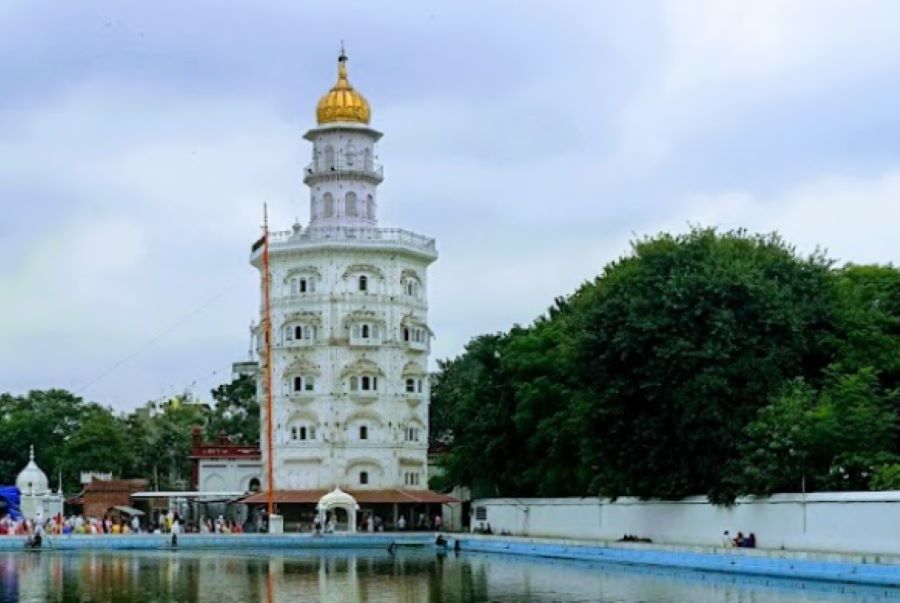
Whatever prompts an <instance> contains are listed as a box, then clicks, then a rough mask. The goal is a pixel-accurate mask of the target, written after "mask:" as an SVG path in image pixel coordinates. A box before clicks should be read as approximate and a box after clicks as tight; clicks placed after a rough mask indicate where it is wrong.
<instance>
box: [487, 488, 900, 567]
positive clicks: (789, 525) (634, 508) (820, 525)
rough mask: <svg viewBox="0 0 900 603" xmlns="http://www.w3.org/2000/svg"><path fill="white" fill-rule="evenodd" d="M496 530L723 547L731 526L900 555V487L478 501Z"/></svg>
mask: <svg viewBox="0 0 900 603" xmlns="http://www.w3.org/2000/svg"><path fill="white" fill-rule="evenodd" d="M478 507H484V509H485V510H486V512H487V516H486V519H485V520H484V522H486V523H490V525H491V529H492V530H493V532H494V534H499V533H500V532H501V531H506V532H509V533H511V534H514V535H520V536H532V537H541V538H577V539H595V540H617V539H619V538H621V537H622V536H623V535H624V534H633V535H636V536H640V537H644V538H650V539H652V540H653V542H655V543H666V544H693V545H706V546H721V544H722V533H723V532H724V531H725V530H729V531H730V532H731V534H732V535H734V534H736V533H737V532H738V531H741V532H743V533H744V535H747V534H748V533H750V532H753V533H754V534H756V537H757V542H758V546H759V547H760V548H770V549H779V548H784V549H788V550H815V551H831V552H845V553H892V554H900V491H892V492H838V493H829V492H825V493H815V494H807V495H802V494H776V495H773V496H771V497H769V498H742V499H738V501H737V503H736V504H735V505H734V506H731V507H717V506H714V505H712V504H710V503H709V502H707V500H706V498H705V497H700V496H697V497H690V498H685V499H683V500H679V501H654V500H651V501H641V500H638V499H634V498H620V499H618V500H616V501H615V502H610V501H609V500H607V499H601V498H490V499H481V500H475V501H473V502H472V512H473V516H472V518H471V524H472V526H473V527H477V526H478V525H479V523H482V521H481V520H479V519H478V518H477V515H476V512H477V509H478Z"/></svg>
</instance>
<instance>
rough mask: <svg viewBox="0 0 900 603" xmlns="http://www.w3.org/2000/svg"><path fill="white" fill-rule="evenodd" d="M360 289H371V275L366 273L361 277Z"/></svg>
mask: <svg viewBox="0 0 900 603" xmlns="http://www.w3.org/2000/svg"><path fill="white" fill-rule="evenodd" d="M359 290H360V291H368V290H369V277H367V276H366V275H365V274H363V275H362V276H360V277H359Z"/></svg>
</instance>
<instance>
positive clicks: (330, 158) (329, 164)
mask: <svg viewBox="0 0 900 603" xmlns="http://www.w3.org/2000/svg"><path fill="white" fill-rule="evenodd" d="M325 169H326V170H329V169H330V170H333V169H334V147H332V146H331V145H328V146H327V147H325Z"/></svg>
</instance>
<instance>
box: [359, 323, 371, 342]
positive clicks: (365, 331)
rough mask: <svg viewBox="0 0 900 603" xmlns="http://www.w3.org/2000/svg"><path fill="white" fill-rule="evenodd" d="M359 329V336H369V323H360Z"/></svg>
mask: <svg viewBox="0 0 900 603" xmlns="http://www.w3.org/2000/svg"><path fill="white" fill-rule="evenodd" d="M360 331H361V333H360V337H362V338H363V339H368V338H369V325H362V328H361V329H360Z"/></svg>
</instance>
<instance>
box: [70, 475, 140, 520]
mask: <svg viewBox="0 0 900 603" xmlns="http://www.w3.org/2000/svg"><path fill="white" fill-rule="evenodd" d="M149 483H150V482H148V481H147V480H145V479H111V480H98V479H95V480H93V481H91V482H90V483H89V484H87V485H85V487H84V490H83V491H82V492H81V504H82V506H83V509H82V513H83V514H84V516H85V517H103V516H104V515H105V514H106V512H107V511H108V510H109V509H110V508H112V507H115V506H120V505H124V506H128V507H131V506H133V505H132V502H131V495H132V494H134V493H135V492H140V491H141V490H146V489H147V486H148V485H149Z"/></svg>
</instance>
